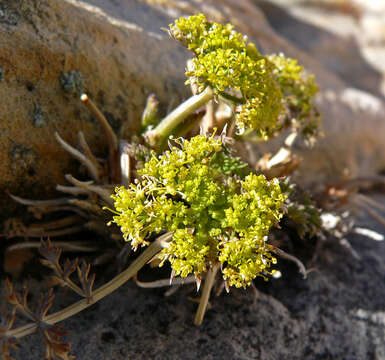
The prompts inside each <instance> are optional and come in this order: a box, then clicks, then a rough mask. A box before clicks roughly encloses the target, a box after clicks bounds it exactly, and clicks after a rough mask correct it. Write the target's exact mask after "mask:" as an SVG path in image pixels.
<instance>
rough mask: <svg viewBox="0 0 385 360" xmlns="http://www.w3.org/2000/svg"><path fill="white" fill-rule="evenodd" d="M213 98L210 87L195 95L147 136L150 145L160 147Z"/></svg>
mask: <svg viewBox="0 0 385 360" xmlns="http://www.w3.org/2000/svg"><path fill="white" fill-rule="evenodd" d="M213 97H214V92H213V90H212V89H211V88H210V87H207V88H206V89H205V90H204V91H203V92H202V93H200V94H199V95H194V96H192V97H191V98H189V99H188V100H186V101H185V102H184V103H182V104H181V105H179V106H178V107H177V108H176V109H174V110H173V111H172V112H171V113H170V114H168V115H167V116H166V117H165V118H164V119H163V120H162V121H161V122H160V123H159V124H158V126H157V127H156V128H155V129H153V130H151V131H149V132H148V133H147V134H145V137H146V138H147V141H148V143H149V144H150V145H151V146H153V147H155V146H156V145H159V144H160V143H161V142H162V141H163V140H164V139H166V138H167V137H168V136H169V135H170V134H171V133H172V131H173V130H174V129H175V127H176V126H177V125H179V124H180V123H181V122H182V121H183V120H184V119H185V118H186V117H187V116H188V115H190V114H192V113H193V112H194V111H195V110H197V109H199V108H200V107H201V106H202V105H204V104H206V103H207V102H208V101H209V100H211V99H212V98H213Z"/></svg>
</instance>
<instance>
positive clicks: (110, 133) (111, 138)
mask: <svg viewBox="0 0 385 360" xmlns="http://www.w3.org/2000/svg"><path fill="white" fill-rule="evenodd" d="M80 100H81V101H82V102H83V103H84V104H85V105H86V106H87V107H88V109H89V110H90V111H91V112H92V114H93V115H94V116H95V117H96V120H97V121H98V122H99V123H100V125H102V127H103V130H104V131H105V133H106V135H107V141H108V145H109V147H110V151H111V150H112V149H113V150H114V151H116V150H118V138H117V137H116V135H115V133H114V130H112V127H111V125H110V124H109V123H108V121H107V119H106V118H105V116H104V115H103V113H102V112H101V111H100V110H99V109H98V108H97V107H96V105H95V104H94V102H93V101H92V100H91V99H90V98H89V97H88V95H87V94H82V95H81V96H80Z"/></svg>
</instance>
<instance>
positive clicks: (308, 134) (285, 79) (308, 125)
mask: <svg viewBox="0 0 385 360" xmlns="http://www.w3.org/2000/svg"><path fill="white" fill-rule="evenodd" d="M268 58H269V60H270V61H271V62H272V63H273V64H274V65H275V68H274V77H275V79H276V81H277V82H278V83H279V86H280V88H281V91H282V94H283V95H284V97H283V99H284V105H285V109H286V111H285V117H286V119H285V122H286V124H285V125H286V126H288V125H294V126H297V127H299V128H300V130H301V132H302V134H303V136H304V137H305V139H307V140H310V141H311V140H312V138H314V137H315V136H317V134H318V132H319V123H320V120H321V116H320V114H319V112H318V109H317V107H316V106H315V104H314V97H315V95H316V94H317V92H318V86H317V84H316V82H315V79H314V75H306V73H305V72H304V69H303V67H302V66H301V65H299V64H298V62H297V60H295V59H291V58H288V57H285V56H284V55H282V54H279V55H271V56H269V57H268ZM293 122H294V124H293Z"/></svg>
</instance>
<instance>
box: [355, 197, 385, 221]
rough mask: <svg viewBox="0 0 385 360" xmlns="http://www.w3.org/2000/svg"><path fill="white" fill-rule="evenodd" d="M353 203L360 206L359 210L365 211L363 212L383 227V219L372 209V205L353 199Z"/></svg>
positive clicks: (384, 219)
mask: <svg viewBox="0 0 385 360" xmlns="http://www.w3.org/2000/svg"><path fill="white" fill-rule="evenodd" d="M353 202H354V203H355V204H356V205H358V206H360V207H361V208H363V209H365V211H366V212H367V213H368V214H369V215H370V216H371V217H372V218H373V219H374V220H376V221H377V222H378V223H379V224H381V225H383V226H385V217H384V216H382V215H381V214H379V213H378V212H377V211H376V210H374V209H373V204H371V205H369V204H368V203H366V202H364V201H363V200H362V198H358V197H356V198H353Z"/></svg>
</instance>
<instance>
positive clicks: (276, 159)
mask: <svg viewBox="0 0 385 360" xmlns="http://www.w3.org/2000/svg"><path fill="white" fill-rule="evenodd" d="M297 136H298V133H297V132H292V133H290V135H289V136H288V137H287V138H286V139H285V142H284V145H283V146H282V147H281V148H280V149H279V150H278V152H277V153H276V154H275V155H274V156H273V157H272V158H271V159H270V160H269V161H268V162H267V167H268V168H269V169H270V168H272V167H273V166H275V165H279V164H282V163H284V162H285V161H287V160H288V159H289V158H290V155H291V153H292V150H291V148H292V146H293V145H294V142H295V140H296V139H297Z"/></svg>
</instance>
